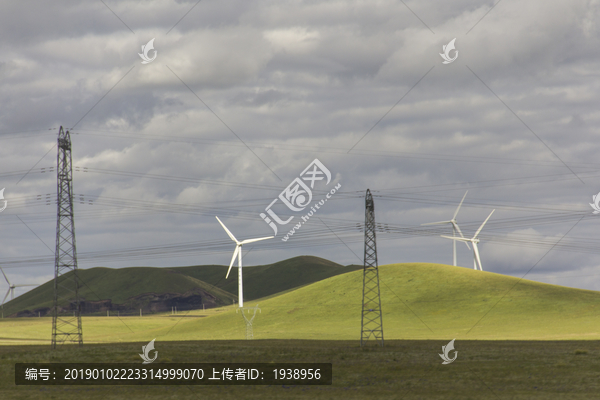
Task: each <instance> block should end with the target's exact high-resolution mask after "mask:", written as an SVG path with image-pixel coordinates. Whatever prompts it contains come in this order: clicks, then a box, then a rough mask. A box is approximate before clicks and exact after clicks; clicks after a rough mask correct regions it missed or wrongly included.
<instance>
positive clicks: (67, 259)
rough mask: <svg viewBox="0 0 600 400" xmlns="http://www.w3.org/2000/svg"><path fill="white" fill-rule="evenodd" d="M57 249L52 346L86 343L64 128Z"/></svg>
mask: <svg viewBox="0 0 600 400" xmlns="http://www.w3.org/2000/svg"><path fill="white" fill-rule="evenodd" d="M56 193H57V200H56V203H57V207H58V209H57V215H56V252H55V253H54V257H55V258H54V306H53V307H52V348H53V349H55V348H56V345H57V344H63V343H65V342H71V343H77V344H79V346H82V345H83V333H82V330H81V304H80V301H79V285H80V282H79V276H78V275H77V250H76V247H75V221H74V219H73V168H72V163H71V136H70V134H69V131H64V130H63V127H62V126H61V127H60V130H59V132H58V157H57V168H56Z"/></svg>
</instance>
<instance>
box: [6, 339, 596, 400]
mask: <svg viewBox="0 0 600 400" xmlns="http://www.w3.org/2000/svg"><path fill="white" fill-rule="evenodd" d="M446 343H447V341H435V340H430V341H425V340H423V341H408V340H407V341H391V340H388V341H386V343H385V346H384V347H383V348H379V347H376V346H368V347H366V348H364V349H361V348H360V347H359V345H358V341H357V340H354V341H339V340H338V341H308V340H254V341H195V342H194V341H190V342H158V341H157V343H156V348H157V350H158V352H159V359H158V360H157V363H160V362H330V363H332V364H333V385H331V386H237V387H233V386H230V387H215V386H153V387H149V386H135V387H132V386H102V387H99V386H54V387H53V386H44V387H32V386H15V385H14V364H15V363H16V362H134V363H138V362H139V363H140V366H141V365H142V364H141V359H140V358H139V356H138V355H137V354H138V353H139V352H140V351H141V346H142V345H143V344H145V343H142V342H139V343H121V344H99V345H86V346H84V347H83V348H77V347H74V346H67V347H63V348H61V349H59V350H57V351H51V350H50V348H49V346H0V398H1V399H7V400H8V399H10V400H13V399H31V400H33V399H44V400H45V399H66V400H69V399H81V398H85V399H92V400H93V399H99V400H110V399H123V398H127V399H157V400H158V399H160V400H163V399H199V398H203V399H220V400H227V399H236V400H238V399H313V400H319V399H342V398H343V399H345V400H350V399H365V398H366V399H396V400H398V399H517V400H518V399H582V400H583V399H593V398H599V396H600V395H599V393H600V379H599V378H600V362H599V360H600V343H599V342H597V341H551V342H548V341H543V342H539V341H468V340H465V341H458V340H457V341H456V349H457V351H458V357H457V359H456V361H455V362H453V363H452V364H448V365H442V363H441V361H442V360H441V359H440V357H439V356H438V353H440V350H441V347H442V345H445V344H446Z"/></svg>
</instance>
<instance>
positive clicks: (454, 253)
mask: <svg viewBox="0 0 600 400" xmlns="http://www.w3.org/2000/svg"><path fill="white" fill-rule="evenodd" d="M467 193H469V191H468V190H467V191H466V192H465V195H464V196H463V198H462V200H461V201H460V204H459V205H458V208H457V209H456V211H455V212H454V216H453V217H452V219H451V220H450V221H440V222H430V223H428V224H421V226H425V225H442V224H452V237H451V238H450V239H453V238H454V237H456V232H457V231H458V233H460V237H462V238H464V236H463V234H462V232H461V230H460V228H459V227H458V223H457V222H456V216H457V215H458V211H459V210H460V206H462V203H463V201H465V197H467ZM444 237H447V236H444ZM465 244H466V245H467V247H468V248H469V249H471V248H470V247H469V244H468V243H467V242H465ZM452 246H453V247H452V250H453V251H452V260H453V262H454V264H453V265H454V266H455V267H456V240H455V241H454V242H453V243H452Z"/></svg>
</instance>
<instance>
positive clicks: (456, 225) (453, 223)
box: [452, 222, 471, 250]
mask: <svg viewBox="0 0 600 400" xmlns="http://www.w3.org/2000/svg"><path fill="white" fill-rule="evenodd" d="M452 225H454V227H455V228H456V230H457V231H458V233H460V237H462V238H464V237H465V236H464V235H463V233H462V231H461V230H460V228H459V227H458V224H457V223H456V222H452ZM465 244H466V245H467V248H468V249H469V250H471V248H470V247H469V243H467V242H465Z"/></svg>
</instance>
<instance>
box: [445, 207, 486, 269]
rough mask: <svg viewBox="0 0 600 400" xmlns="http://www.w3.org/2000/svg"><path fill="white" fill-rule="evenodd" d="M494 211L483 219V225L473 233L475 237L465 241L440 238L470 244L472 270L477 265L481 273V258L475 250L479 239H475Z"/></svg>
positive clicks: (458, 238)
mask: <svg viewBox="0 0 600 400" xmlns="http://www.w3.org/2000/svg"><path fill="white" fill-rule="evenodd" d="M494 211H496V210H495V209H494V210H492V212H491V213H490V215H488V217H487V218H486V219H485V221H483V224H481V226H480V227H479V229H477V232H475V235H474V236H473V237H472V238H471V239H466V238H464V237H462V238H460V237H453V236H444V235H442V237H445V238H448V239H453V240H454V241H457V240H460V241H461V242H465V243H466V242H471V244H472V245H473V269H475V270H477V265H479V270H480V271H483V268H481V258H479V250H478V249H477V243H479V239H478V238H477V235H479V232H481V230H482V229H483V226H484V225H485V223H486V222H488V219H490V217H491V216H492V214H493V213H494Z"/></svg>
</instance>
